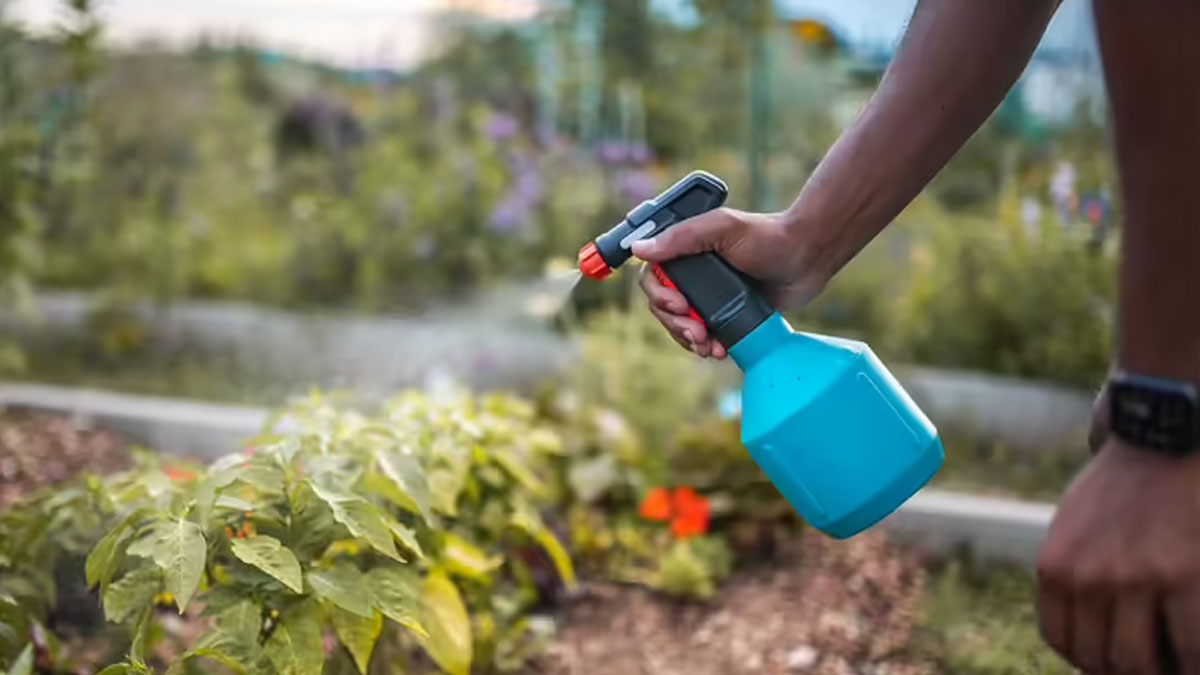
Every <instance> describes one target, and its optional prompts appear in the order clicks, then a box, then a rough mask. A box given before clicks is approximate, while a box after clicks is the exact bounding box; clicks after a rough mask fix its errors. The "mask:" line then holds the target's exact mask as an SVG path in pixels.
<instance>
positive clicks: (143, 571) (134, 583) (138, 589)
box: [104, 565, 158, 623]
mask: <svg viewBox="0 0 1200 675" xmlns="http://www.w3.org/2000/svg"><path fill="white" fill-rule="evenodd" d="M157 594H158V570H157V569H155V568H154V567H152V566H150V565H146V566H144V567H139V568H137V569H135V570H133V571H132V572H129V573H128V574H126V575H125V576H123V577H121V578H120V579H117V580H116V581H114V582H112V583H111V584H109V585H108V589H107V590H106V591H105V592H104V616H105V618H107V619H108V620H109V621H112V622H113V623H121V622H123V621H125V620H126V619H128V618H129V617H131V616H133V615H134V614H135V613H137V612H138V611H139V610H141V609H142V608H143V607H148V606H149V605H150V603H151V602H152V601H153V600H154V596H155V595H157Z"/></svg>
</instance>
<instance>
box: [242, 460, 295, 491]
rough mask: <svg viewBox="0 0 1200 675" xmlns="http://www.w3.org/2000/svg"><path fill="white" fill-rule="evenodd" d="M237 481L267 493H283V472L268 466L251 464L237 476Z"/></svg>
mask: <svg viewBox="0 0 1200 675" xmlns="http://www.w3.org/2000/svg"><path fill="white" fill-rule="evenodd" d="M236 476H237V480H240V481H242V482H243V483H249V484H250V485H253V486H254V487H256V488H258V489H260V490H263V491H266V492H282V491H283V472H282V471H280V470H279V468H278V467H274V466H270V465H268V464H251V465H250V466H248V467H246V468H244V469H241V470H240V471H238V472H237V474H236Z"/></svg>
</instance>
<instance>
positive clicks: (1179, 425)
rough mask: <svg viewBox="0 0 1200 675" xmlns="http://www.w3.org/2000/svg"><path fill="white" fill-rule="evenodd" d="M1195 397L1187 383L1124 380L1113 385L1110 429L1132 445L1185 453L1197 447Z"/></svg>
mask: <svg viewBox="0 0 1200 675" xmlns="http://www.w3.org/2000/svg"><path fill="white" fill-rule="evenodd" d="M1196 408H1197V397H1196V393H1195V390H1194V388H1192V387H1191V386H1190V385H1187V384H1179V383H1174V382H1164V381H1161V380H1149V379H1143V378H1124V379H1121V380H1118V381H1115V382H1113V384H1112V411H1111V413H1112V416H1111V423H1112V429H1113V432H1114V433H1115V434H1117V435H1118V436H1120V437H1121V438H1124V439H1125V440H1127V441H1129V442H1130V443H1133V444H1135V445H1139V446H1144V447H1148V448H1153V449H1156V450H1162V451H1166V452H1172V453H1177V454H1178V453H1184V452H1188V451H1190V450H1192V449H1193V447H1195V445H1196V428H1197V410H1196Z"/></svg>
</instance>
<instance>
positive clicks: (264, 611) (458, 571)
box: [0, 394, 575, 674]
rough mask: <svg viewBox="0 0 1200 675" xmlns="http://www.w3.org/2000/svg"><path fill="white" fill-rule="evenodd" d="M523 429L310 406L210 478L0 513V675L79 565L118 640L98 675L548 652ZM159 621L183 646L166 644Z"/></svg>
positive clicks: (534, 492) (552, 544)
mask: <svg viewBox="0 0 1200 675" xmlns="http://www.w3.org/2000/svg"><path fill="white" fill-rule="evenodd" d="M532 413H533V409H532V407H530V406H529V405H528V404H525V403H523V402H520V401H518V400H516V399H512V398H509V397H504V396H490V397H485V398H482V399H479V400H476V399H474V398H472V397H470V396H465V395H454V396H451V397H449V398H430V397H426V396H423V395H419V394H408V395H404V396H401V397H399V398H397V399H396V400H394V401H392V402H389V403H388V404H387V405H386V406H384V408H383V409H382V410H381V411H380V412H378V413H377V414H375V415H374V416H368V415H365V414H363V413H360V412H357V411H355V410H353V409H350V408H346V407H341V406H338V405H335V404H334V402H333V401H332V400H330V399H327V398H324V397H320V396H317V395H313V396H312V397H310V398H309V399H307V400H305V401H303V402H301V403H298V404H296V405H295V406H293V407H291V408H289V409H286V410H284V411H283V412H282V413H281V414H280V415H279V416H278V419H277V420H276V421H275V422H274V423H273V425H272V426H271V427H270V428H269V429H268V430H267V432H266V433H265V434H264V435H263V436H262V437H260V438H257V439H255V440H254V441H253V442H252V444H251V445H250V446H248V447H247V448H246V450H245V451H244V452H240V453H234V454H231V455H228V456H226V457H224V458H221V459H220V460H218V461H216V462H214V463H213V464H212V465H210V466H208V467H193V466H189V465H179V464H175V463H169V462H168V463H164V461H162V460H157V459H155V458H153V457H149V456H148V457H145V458H143V461H141V462H140V463H139V465H138V466H137V467H135V468H134V469H131V470H129V471H127V472H123V473H121V474H117V475H114V476H112V477H110V478H108V479H103V480H102V479H98V478H90V479H88V481H87V483H86V485H85V486H82V487H75V488H71V489H68V490H62V491H59V492H58V493H56V494H54V495H46V496H43V497H40V498H39V499H37V500H32V501H30V502H28V503H27V504H25V505H23V506H21V507H18V508H13V509H11V510H8V511H6V512H5V513H4V514H3V517H2V519H0V532H2V533H3V534H4V535H5V537H4V540H3V542H0V565H2V566H3V567H4V568H5V574H4V575H3V576H0V591H2V592H0V610H2V612H0V629H2V630H0V638H2V640H0V650H2V651H0V663H4V662H6V661H7V662H10V663H11V662H12V660H15V659H18V658H23V657H22V656H21V655H22V654H23V653H25V652H24V651H23V650H25V649H26V648H27V646H28V644H29V641H30V639H31V638H30V636H31V635H34V634H35V633H36V630H35V628H36V626H39V625H44V623H45V621H46V617H47V615H48V614H49V613H50V612H51V611H52V609H53V607H54V606H55V604H56V603H55V597H56V596H55V589H54V586H53V579H52V578H50V577H49V576H48V575H49V570H52V569H53V567H54V566H53V563H54V560H55V559H56V558H57V557H61V556H64V555H66V554H68V553H69V552H71V551H86V550H88V549H89V548H90V553H89V554H88V555H87V559H86V565H85V566H84V569H83V570H80V572H82V573H83V574H81V576H86V582H87V585H88V586H89V587H92V588H95V589H96V590H97V592H98V593H99V596H100V597H101V599H102V605H103V612H104V615H105V616H106V617H107V618H108V620H109V621H111V622H113V623H115V624H120V625H122V626H124V627H126V628H127V630H128V633H129V635H130V639H129V650H128V655H127V657H126V658H125V659H124V660H123V661H121V662H120V663H118V664H116V665H113V666H111V667H110V670H109V671H107V672H112V673H118V672H127V673H145V672H155V671H156V670H157V669H158V668H163V667H165V668H168V670H167V672H170V673H185V672H190V670H189V669H190V668H191V667H192V666H191V665H190V664H191V663H192V662H199V661H215V662H217V663H220V664H222V665H223V666H225V667H227V668H230V669H232V670H234V671H235V672H254V673H272V672H277V673H320V672H322V669H325V668H333V671H332V672H352V671H355V670H357V671H358V672H367V668H368V665H369V664H370V663H371V662H372V659H373V658H374V659H383V660H384V661H385V662H388V663H391V664H393V665H392V666H389V667H400V664H404V663H418V662H419V661H420V659H419V658H417V655H418V654H419V653H420V652H423V653H424V654H425V655H426V657H424V658H426V659H428V660H430V661H431V662H432V663H433V664H436V666H437V668H438V669H440V670H441V671H443V672H446V673H451V674H461V673H468V672H487V671H489V670H494V669H499V670H512V669H513V668H516V667H519V665H520V664H521V662H522V661H523V659H525V658H527V657H528V655H529V654H531V653H532V651H533V650H534V649H535V647H536V644H537V643H538V641H539V640H542V639H544V637H545V635H546V631H545V630H544V628H543V627H542V626H541V624H539V623H538V622H536V621H532V620H531V619H530V618H529V617H528V616H527V615H528V613H529V611H530V610H531V608H532V607H533V605H534V604H535V603H536V602H537V601H538V600H539V593H540V591H541V590H542V589H540V588H538V587H536V586H535V585H534V584H533V582H532V581H531V573H532V572H546V571H547V570H548V571H549V572H550V573H551V574H554V575H556V576H557V577H558V578H559V579H560V581H559V583H561V584H563V585H565V586H567V587H570V586H572V585H574V583H575V578H574V567H573V565H572V562H571V560H570V558H569V557H568V555H567V553H566V550H565V549H564V547H563V546H562V544H561V543H560V542H559V539H558V538H557V537H556V535H555V534H554V533H553V532H552V531H551V530H550V529H549V527H548V526H547V525H546V524H545V523H544V521H543V517H542V513H541V510H540V509H541V508H542V507H544V506H545V505H546V504H548V503H549V500H550V499H551V497H552V496H553V492H554V490H553V488H552V487H551V486H550V485H549V484H548V483H547V482H546V481H545V479H544V475H545V474H546V471H545V467H546V466H547V462H548V460H549V459H550V458H551V457H553V456H554V453H556V452H557V447H558V442H557V439H556V437H555V436H554V434H552V433H550V432H549V431H548V430H546V429H544V428H542V427H540V426H539V425H538V424H537V422H536V420H535V419H534V417H533V414H532ZM101 535H102V536H101ZM531 552H537V553H539V554H540V555H541V556H542V557H541V558H538V557H537V556H533V555H531ZM543 561H544V562H545V564H546V569H541V570H538V569H536V566H537V564H539V562H543ZM79 581H82V579H80V580H79ZM168 608H169V609H168ZM165 613H177V614H179V615H180V616H182V617H183V620H184V621H185V623H188V624H191V625H196V626H199V627H201V629H200V632H201V635H200V637H199V638H198V639H184V638H177V637H176V638H172V637H170V636H169V635H166V634H165V633H164V631H163V623H162V621H161V618H162V617H163V616H165ZM327 638H328V640H327ZM330 640H331V641H330ZM116 644H119V641H118V642H116ZM334 645H340V647H337V648H336V649H335V648H333V646H334ZM36 646H37V645H36V644H35V647H36ZM38 649H41V647H38ZM172 654H173V656H171V655H172ZM164 655H166V656H164Z"/></svg>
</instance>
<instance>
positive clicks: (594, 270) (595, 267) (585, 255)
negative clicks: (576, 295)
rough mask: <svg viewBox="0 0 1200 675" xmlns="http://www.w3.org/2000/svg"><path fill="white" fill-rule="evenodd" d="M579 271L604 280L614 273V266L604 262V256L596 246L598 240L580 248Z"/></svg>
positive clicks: (592, 277)
mask: <svg viewBox="0 0 1200 675" xmlns="http://www.w3.org/2000/svg"><path fill="white" fill-rule="evenodd" d="M579 271H580V272H582V273H583V276H585V277H587V278H589V279H595V280H596V281H602V280H604V279H605V278H606V277H607V276H608V275H610V274H612V268H611V267H609V266H608V263H606V262H604V258H603V257H602V256H601V255H600V251H599V250H598V249H597V248H596V242H594V241H593V242H589V243H588V245H587V246H584V247H583V248H581V249H579Z"/></svg>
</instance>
